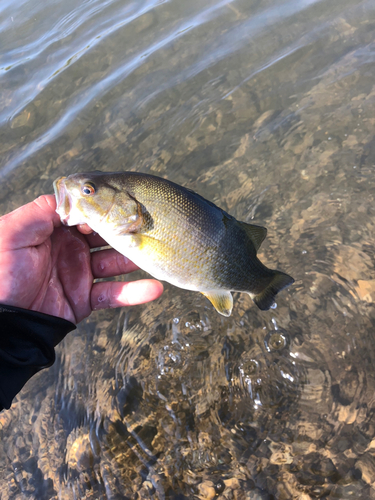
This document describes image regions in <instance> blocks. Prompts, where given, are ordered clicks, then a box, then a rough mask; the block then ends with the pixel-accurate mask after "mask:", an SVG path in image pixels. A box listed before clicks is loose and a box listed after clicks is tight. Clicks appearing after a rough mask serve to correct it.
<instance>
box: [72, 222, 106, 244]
mask: <svg viewBox="0 0 375 500" xmlns="http://www.w3.org/2000/svg"><path fill="white" fill-rule="evenodd" d="M77 229H78V231H79V232H80V233H82V234H84V235H85V236H86V240H87V243H88V244H89V246H90V248H97V247H105V246H107V245H108V243H107V242H106V241H105V240H103V238H102V237H101V236H99V235H98V233H96V232H95V231H94V230H93V229H91V227H90V226H89V225H88V224H78V225H77Z"/></svg>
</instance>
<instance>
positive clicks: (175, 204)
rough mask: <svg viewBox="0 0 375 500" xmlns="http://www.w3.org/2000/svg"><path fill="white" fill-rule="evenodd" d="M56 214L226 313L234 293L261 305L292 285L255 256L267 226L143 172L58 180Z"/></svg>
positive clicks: (266, 305) (79, 175) (265, 306)
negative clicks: (83, 226) (239, 217)
mask: <svg viewBox="0 0 375 500" xmlns="http://www.w3.org/2000/svg"><path fill="white" fill-rule="evenodd" d="M53 186H54V191H55V196H56V204H57V208H56V212H57V213H58V214H59V216H60V219H61V221H62V223H64V224H66V225H68V226H74V225H77V224H88V225H89V227H90V228H91V229H92V230H93V231H95V232H96V233H98V234H99V235H100V236H101V237H102V238H103V239H104V240H105V241H106V242H107V243H108V245H110V246H112V247H113V248H114V249H116V250H117V251H118V252H120V253H121V254H123V255H125V256H126V257H127V258H129V259H130V260H132V261H133V262H134V263H135V264H136V265H137V266H138V267H139V268H141V269H143V270H144V271H146V272H147V273H149V274H150V275H151V276H153V277H154V278H156V279H158V280H162V281H166V282H168V283H170V284H172V285H174V286H177V287H180V288H183V289H186V290H191V291H196V292H200V293H202V294H203V295H204V296H205V297H206V298H207V299H208V300H209V301H210V302H211V303H212V305H213V306H214V308H215V309H216V311H217V312H218V313H220V314H222V315H223V316H226V317H228V316H230V315H231V313H232V309H233V297H232V293H231V292H241V293H247V294H249V296H250V297H251V298H252V300H253V301H254V302H255V304H256V305H257V306H258V308H259V309H261V310H268V309H270V308H271V307H272V306H273V305H274V303H275V297H276V295H277V294H278V293H279V292H280V291H281V290H283V289H284V288H286V287H288V286H289V285H291V284H292V283H294V279H293V278H292V277H291V276H289V275H288V274H286V273H283V272H281V271H278V270H272V269H268V268H267V267H266V266H265V265H264V264H262V262H261V261H260V260H259V259H258V257H257V251H258V250H259V247H260V245H261V244H262V242H263V240H264V239H265V237H266V235H267V229H266V228H265V227H262V226H257V225H253V224H248V223H247V222H241V221H238V220H236V219H235V218H234V217H233V216H232V215H230V214H228V213H227V212H225V211H224V210H222V209H221V208H219V207H218V206H216V205H215V204H214V203H212V202H211V201H209V200H206V199H205V198H203V197H202V196H200V195H199V194H197V193H195V192H194V191H192V190H190V189H188V188H186V187H183V186H180V185H178V184H175V183H174V182H171V181H169V180H167V179H164V178H161V177H157V176H154V175H150V174H145V173H140V172H108V173H107V172H100V171H94V172H88V173H77V174H72V175H69V176H67V177H60V178H59V179H57V180H56V181H55V182H54V183H53Z"/></svg>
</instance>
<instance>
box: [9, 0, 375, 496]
mask: <svg viewBox="0 0 375 500" xmlns="http://www.w3.org/2000/svg"><path fill="white" fill-rule="evenodd" d="M0 9H1V12H2V19H1V22H0V46H1V47H2V51H1V52H2V53H1V55H0V78H1V89H2V91H1V93H0V103H1V106H0V137H1V141H0V151H1V160H0V177H1V181H2V182H1V184H0V205H1V212H2V213H5V212H7V211H10V210H12V209H14V208H16V207H17V206H20V205H21V204H23V203H25V202H26V201H28V200H32V199H33V198H34V197H36V196H37V195H39V194H43V193H47V192H52V182H53V180H54V179H55V178H57V177H59V176H61V175H66V174H68V173H72V172H79V171H87V170H96V169H99V170H104V171H113V170H116V169H117V170H121V169H122V170H124V169H128V170H136V171H142V172H149V173H153V174H156V175H159V176H165V177H167V178H169V179H170V180H172V181H175V182H178V183H180V184H183V185H185V186H187V187H189V188H191V189H194V190H196V191H197V192H199V193H200V194H202V195H203V196H205V197H206V198H208V199H210V200H212V201H213V202H215V203H217V204H218V205H219V206H220V207H222V208H223V209H225V210H227V211H228V212H229V213H231V214H232V215H234V216H235V217H237V218H238V219H239V220H244V221H248V222H249V221H254V222H255V223H257V224H261V225H264V226H266V227H267V228H268V237H267V239H266V241H265V242H264V243H263V245H262V247H261V251H260V252H261V253H260V258H261V260H262V261H263V262H265V263H266V264H267V266H268V267H270V268H280V269H282V270H284V271H285V272H288V273H289V274H291V275H292V276H293V277H294V278H295V279H296V283H295V285H293V287H291V288H289V289H288V290H287V291H284V292H282V293H281V294H280V295H279V296H278V306H277V308H276V309H273V310H270V311H267V312H261V311H259V310H258V309H257V308H256V307H255V306H254V305H253V303H252V302H251V300H250V298H249V297H248V296H247V295H246V296H245V295H242V294H234V309H233V314H232V316H231V317H230V318H223V317H221V316H219V315H218V314H217V313H216V312H215V310H214V309H213V308H212V307H211V305H210V303H209V302H208V301H207V300H206V299H205V298H204V297H203V296H201V295H200V294H196V293H192V292H187V291H184V290H179V289H176V288H173V287H172V286H169V285H166V289H165V293H164V294H163V296H162V297H161V299H159V300H158V301H156V302H155V303H152V304H147V305H144V306H139V307H133V308H129V309H124V310H121V311H106V312H103V311H101V312H97V313H95V314H93V315H92V316H91V317H90V318H89V319H88V320H85V321H84V322H82V323H81V324H80V325H79V327H78V329H77V330H76V331H75V332H73V333H71V334H69V336H68V337H67V338H66V339H65V340H64V341H63V342H62V344H61V345H60V346H59V347H58V348H57V361H56V363H55V365H54V366H53V367H51V368H50V369H49V371H43V372H41V373H40V374H38V375H37V376H36V377H34V379H32V380H31V381H30V382H29V383H28V384H27V386H26V387H25V388H24V390H23V391H22V392H21V393H20V394H19V395H18V396H17V398H16V399H15V401H14V403H13V406H12V408H11V410H9V411H7V412H2V413H1V414H0V434H1V443H0V457H1V461H0V463H1V466H0V477H1V482H0V497H1V499H4V500H8V499H12V500H13V499H14V500H16V499H17V500H18V499H21V498H22V499H24V498H30V499H31V498H36V499H38V500H44V499H54V498H56V499H57V498H63V499H89V498H95V499H98V498H100V499H110V500H115V499H116V500H117V499H126V498H132V499H133V498H139V499H143V498H144V499H146V498H153V499H176V500H177V499H180V500H181V499H184V498H186V499H187V498H197V499H198V498H200V499H210V498H211V499H212V498H218V499H224V498H225V499H231V498H233V499H256V500H265V499H272V498H277V499H280V500H287V499H292V498H293V499H301V500H308V499H312V498H328V499H352V498H356V499H366V500H367V499H370V498H375V489H374V484H375V461H374V449H375V445H374V441H373V439H374V426H375V418H374V395H373V387H374V383H375V380H374V378H375V372H374V360H375V348H374V342H373V332H374V326H375V310H374V305H373V302H374V299H375V272H374V264H375V259H374V249H375V240H374V234H375V232H374V214H375V213H374V193H375V181H374V176H373V167H374V164H375V140H374V124H375V119H374V106H375V87H374V76H375V75H374V73H375V70H374V68H375V65H374V62H375V44H374V41H373V40H374V31H375V15H374V14H375V12H374V5H373V3H372V2H370V1H362V2H353V1H352V0H344V1H341V2H338V1H337V2H335V1H333V2H328V1H312V0H309V1H303V2H296V1H285V2H282V3H280V2H279V3H278V2H273V1H271V0H268V1H267V0H266V1H264V2H258V1H251V2H243V1H239V0H236V1H217V0H216V1H214V0H212V1H209V2H206V3H205V4H204V5H203V4H202V3H201V2H197V1H192V2H181V1H177V0H174V1H169V2H163V1H142V2H130V1H126V0H108V1H105V2H99V1H97V0H86V1H84V0H80V1H78V2H77V1H75V2H72V1H70V0H67V1H65V2H59V1H54V2H49V3H48V5H45V4H43V3H40V2H39V3H37V2H33V1H32V0H29V1H23V2H21V3H20V2H18V3H17V4H15V3H11V2H3V3H2V5H1V7H0ZM140 275H142V273H141V272H139V273H137V274H136V275H135V277H134V279H136V278H137V276H138V277H139V276H140ZM131 279H133V277H132V278H131Z"/></svg>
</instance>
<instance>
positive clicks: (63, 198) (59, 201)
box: [53, 177, 70, 224]
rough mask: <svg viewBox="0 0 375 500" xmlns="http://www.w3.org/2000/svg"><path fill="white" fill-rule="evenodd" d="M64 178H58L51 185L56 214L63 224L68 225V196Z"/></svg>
mask: <svg viewBox="0 0 375 500" xmlns="http://www.w3.org/2000/svg"><path fill="white" fill-rule="evenodd" d="M65 179H66V177H60V178H59V179H57V180H55V182H54V183H53V189H54V190H55V198H56V205H57V206H56V212H57V213H58V214H59V215H60V219H61V221H62V222H63V223H64V224H67V223H68V220H69V213H70V203H69V195H68V192H67V190H66V186H65V182H64V181H65Z"/></svg>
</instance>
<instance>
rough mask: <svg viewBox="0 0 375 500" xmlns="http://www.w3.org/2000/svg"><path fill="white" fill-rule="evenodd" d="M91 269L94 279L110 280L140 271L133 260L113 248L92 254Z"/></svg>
mask: <svg viewBox="0 0 375 500" xmlns="http://www.w3.org/2000/svg"><path fill="white" fill-rule="evenodd" d="M91 269H92V274H93V276H94V278H109V277H111V276H119V275H120V274H127V273H132V272H133V271H136V270H137V269H139V267H138V266H136V265H135V264H134V263H133V262H132V261H131V260H129V259H128V258H127V257H125V256H124V255H121V254H120V253H119V252H117V251H116V250H114V249H113V248H111V249H110V250H99V251H98V252H93V253H92V254H91Z"/></svg>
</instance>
